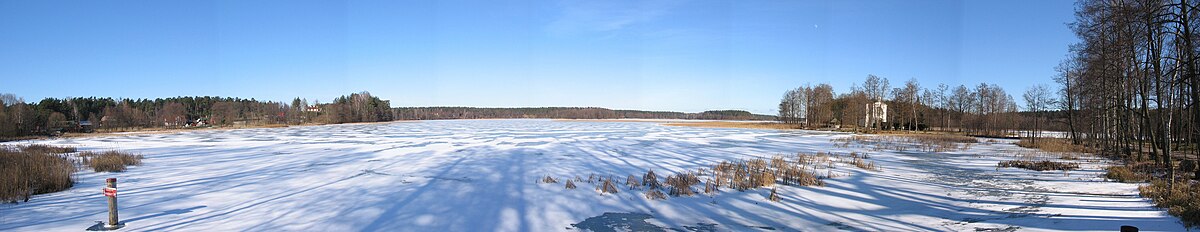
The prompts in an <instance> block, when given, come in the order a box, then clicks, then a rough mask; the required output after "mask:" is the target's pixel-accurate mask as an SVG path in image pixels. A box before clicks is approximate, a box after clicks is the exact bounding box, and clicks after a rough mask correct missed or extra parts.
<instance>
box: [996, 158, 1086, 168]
mask: <svg viewBox="0 0 1200 232" xmlns="http://www.w3.org/2000/svg"><path fill="white" fill-rule="evenodd" d="M996 166H998V167H1005V168H1009V167H1016V168H1023V169H1029V170H1034V171H1049V170H1062V171H1070V170H1075V169H1078V168H1079V164H1075V163H1067V162H1055V161H1049V160H1043V161H1028V160H1009V161H1000V163H999V164H996Z"/></svg>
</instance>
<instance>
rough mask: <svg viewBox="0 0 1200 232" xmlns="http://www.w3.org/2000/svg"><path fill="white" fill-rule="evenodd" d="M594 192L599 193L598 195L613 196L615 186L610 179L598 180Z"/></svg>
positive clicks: (615, 191) (615, 190)
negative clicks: (610, 194) (611, 194)
mask: <svg viewBox="0 0 1200 232" xmlns="http://www.w3.org/2000/svg"><path fill="white" fill-rule="evenodd" d="M596 191H600V194H605V193H613V194H615V193H617V184H616V183H613V180H612V178H600V185H599V186H596Z"/></svg>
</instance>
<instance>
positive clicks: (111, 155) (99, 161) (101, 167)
mask: <svg viewBox="0 0 1200 232" xmlns="http://www.w3.org/2000/svg"><path fill="white" fill-rule="evenodd" d="M79 157H82V158H83V160H84V163H85V164H87V166H88V167H91V168H92V170H93V171H96V172H123V171H125V167H126V166H129V165H141V164H142V155H134V154H129V153H125V152H120V151H105V152H90V151H87V152H83V153H80V154H79Z"/></svg>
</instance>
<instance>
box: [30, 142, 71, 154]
mask: <svg viewBox="0 0 1200 232" xmlns="http://www.w3.org/2000/svg"><path fill="white" fill-rule="evenodd" d="M21 151H24V152H30V153H37V154H63V153H71V152H75V151H76V150H75V148H74V147H56V146H50V145H42V144H30V145H26V146H21Z"/></svg>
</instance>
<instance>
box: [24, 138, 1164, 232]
mask: <svg viewBox="0 0 1200 232" xmlns="http://www.w3.org/2000/svg"><path fill="white" fill-rule="evenodd" d="M844 136H849V135H848V134H838V133H826V132H812V131H776V130H753V129H714V128H692V127H668V126H660V125H658V124H656V123H651V122H586V121H551V120H457V121H420V122H396V123H382V124H355V125H329V126H310V127H290V128H271V129H245V130H228V131H215V130H214V131H194V132H184V133H176V134H143V135H127V136H120V137H95V138H78V139H59V140H46V141H36V142H37V143H47V144H54V145H65V146H78V147H79V148H80V150H105V149H120V150H124V151H129V152H134V153H140V154H143V155H145V157H146V158H145V159H144V160H143V162H144V164H143V165H142V166H136V167H132V168H130V169H129V170H128V171H126V172H122V173H94V172H91V171H90V170H83V171H80V173H79V174H78V176H77V180H78V182H79V183H77V185H76V186H75V187H74V188H72V189H71V190H68V191H64V192H58V193H52V194H45V195H38V196H35V197H34V198H33V200H31V201H30V202H28V203H20V204H0V231H79V230H83V229H85V228H88V227H89V226H92V225H93V224H95V221H103V220H106V217H107V216H106V215H107V214H106V209H105V204H106V203H105V201H104V198H103V196H102V195H101V194H100V188H101V186H102V185H103V181H104V178H107V177H116V178H118V179H119V183H118V185H119V186H118V187H119V189H120V193H119V194H120V195H119V198H120V206H121V211H120V213H121V217H122V220H123V221H125V222H126V223H127V227H126V228H124V229H122V230H128V231H164V230H168V231H247V230H248V231H360V230H367V231H577V230H581V229H580V228H578V227H575V226H573V224H579V227H583V228H592V229H604V228H602V227H597V226H596V225H606V224H613V223H616V222H621V221H620V220H621V219H629V220H632V221H623V222H624V223H627V224H631V225H629V226H630V228H633V229H664V228H665V229H668V230H669V229H679V230H684V231H689V230H716V231H756V230H783V231H795V230H804V231H831V230H851V231H988V230H993V231H1006V230H1007V231H1011V230H1019V231H1026V230H1028V231H1041V230H1072V231H1074V230H1097V231H1115V230H1117V229H1118V228H1119V227H1120V226H1121V225H1135V226H1138V227H1140V228H1141V229H1142V230H1143V231H1181V230H1184V228H1182V227H1181V226H1180V224H1179V223H1178V222H1177V219H1175V218H1173V217H1171V216H1169V215H1167V214H1166V213H1165V212H1163V211H1161V210H1158V209H1156V208H1154V207H1152V206H1151V203H1150V202H1149V201H1147V200H1145V199H1141V198H1139V197H1137V196H1136V185H1133V184H1122V183H1114V182H1105V181H1104V180H1103V179H1102V178H1100V177H1098V175H1100V174H1102V173H1103V172H1102V171H1101V170H1100V169H1101V168H1102V167H1101V166H1100V165H1101V164H1098V163H1088V164H1085V165H1083V168H1084V170H1079V171H1072V172H1070V173H1069V176H1065V175H1064V173H1063V172H1042V173H1039V172H1035V171H1028V170H1021V169H1013V168H1005V169H997V168H996V163H997V162H998V161H1000V160H1006V159H1012V157H1013V154H1015V153H1017V152H1018V151H1021V150H1024V149H1023V148H1019V147H1016V146H1014V145H1012V144H1011V142H1012V141H1009V140H998V141H997V140H989V141H987V142H983V143H980V144H976V145H974V146H972V147H971V148H970V149H969V150H966V151H961V152H944V153H927V152H915V151H908V152H894V151H871V150H869V149H866V148H855V147H851V148H835V147H834V146H833V143H832V142H831V141H830V139H832V138H838V137H844ZM19 143H28V142H19ZM852 151H854V152H865V153H868V154H870V156H871V158H870V160H873V161H875V162H876V163H877V164H879V165H880V166H882V171H879V172H873V171H865V170H861V169H857V168H854V167H852V166H849V167H837V168H836V170H838V171H839V172H843V173H845V175H844V176H841V177H837V178H833V179H828V180H826V182H827V186H825V187H790V186H781V187H779V188H778V191H779V193H780V194H781V197H782V200H781V201H780V202H770V201H767V200H766V196H767V195H768V194H769V189H756V190H751V191H746V192H738V191H735V190H729V189H723V191H724V192H722V193H720V194H717V195H715V196H707V195H697V196H693V197H682V198H674V197H670V198H668V199H666V200H647V199H646V198H644V197H643V196H642V193H643V192H642V191H627V190H626V189H624V188H622V189H621V190H622V191H621V192H620V193H617V194H607V195H601V194H599V193H598V192H596V191H594V190H593V188H594V187H593V185H591V184H587V183H579V188H578V189H575V190H567V189H564V188H563V185H562V183H561V182H560V183H559V184H539V183H537V180H538V179H539V178H540V177H543V176H546V175H550V176H555V177H568V176H576V175H579V176H583V177H584V178H586V176H588V175H589V174H592V173H595V174H601V175H613V176H626V175H629V174H636V175H639V176H640V175H641V174H642V173H644V172H645V171H646V170H647V169H654V170H655V171H656V172H659V173H663V174H666V173H671V172H678V171H685V170H694V169H696V168H697V167H701V166H707V165H710V164H713V163H716V162H720V161H724V160H735V159H741V158H749V157H754V156H759V157H769V156H772V155H777V154H791V153H796V152H834V153H849V152H852ZM1096 162H1098V161H1096ZM697 187H698V188H699V189H703V186H697ZM605 213H615V214H608V215H605ZM589 218H591V220H589ZM614 218H615V219H614ZM605 219H607V220H605ZM641 219H645V223H641ZM647 223H648V224H647ZM618 224H619V223H618Z"/></svg>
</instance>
